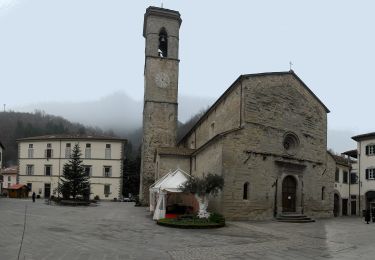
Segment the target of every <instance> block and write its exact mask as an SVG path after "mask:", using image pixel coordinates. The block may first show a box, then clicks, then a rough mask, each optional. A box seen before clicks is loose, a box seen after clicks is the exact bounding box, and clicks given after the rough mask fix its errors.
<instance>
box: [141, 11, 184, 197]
mask: <svg viewBox="0 0 375 260" xmlns="http://www.w3.org/2000/svg"><path fill="white" fill-rule="evenodd" d="M181 22H182V20H181V17H180V13H179V12H177V11H173V10H168V9H164V8H158V7H149V8H147V10H146V13H145V16H144V24H143V37H145V39H146V48H145V67H144V79H145V87H144V105H143V139H142V161H141V176H140V177H141V180H140V191H139V196H140V199H141V201H142V203H144V204H148V203H149V187H150V185H151V184H152V183H154V182H155V170H156V167H155V162H154V157H155V152H156V149H157V148H158V147H175V146H176V138H177V106H178V104H177V96H178V65H179V59H178V44H179V30H180V25H181Z"/></svg>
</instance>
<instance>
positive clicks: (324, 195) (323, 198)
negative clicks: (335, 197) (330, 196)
mask: <svg viewBox="0 0 375 260" xmlns="http://www.w3.org/2000/svg"><path fill="white" fill-rule="evenodd" d="M325 193H326V187H324V186H323V187H322V200H325V197H326V194H325Z"/></svg>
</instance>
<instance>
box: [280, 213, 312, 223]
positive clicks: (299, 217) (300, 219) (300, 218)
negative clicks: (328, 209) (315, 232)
mask: <svg viewBox="0 0 375 260" xmlns="http://www.w3.org/2000/svg"><path fill="white" fill-rule="evenodd" d="M276 220H277V221H279V222H288V223H311V222H315V220H314V219H312V218H310V217H308V216H306V215H303V214H298V213H283V214H281V215H279V216H277V217H276Z"/></svg>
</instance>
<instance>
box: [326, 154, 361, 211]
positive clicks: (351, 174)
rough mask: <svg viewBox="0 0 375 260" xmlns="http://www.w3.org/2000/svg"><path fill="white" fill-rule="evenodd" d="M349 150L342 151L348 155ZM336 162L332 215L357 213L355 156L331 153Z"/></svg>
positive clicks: (357, 196) (357, 187) (357, 189)
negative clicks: (346, 156)
mask: <svg viewBox="0 0 375 260" xmlns="http://www.w3.org/2000/svg"><path fill="white" fill-rule="evenodd" d="M351 152H352V151H351ZM348 153H349V152H346V153H344V154H345V155H348V156H349V154H348ZM331 155H332V157H333V159H334V160H335V162H336V170H335V187H334V197H333V199H334V207H333V213H334V216H336V217H337V216H349V215H351V216H356V215H359V194H358V191H359V185H358V177H357V167H356V166H357V164H356V161H355V160H354V158H355V157H352V154H350V155H351V156H349V158H345V157H344V156H338V155H334V154H331Z"/></svg>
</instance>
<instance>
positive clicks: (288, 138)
mask: <svg viewBox="0 0 375 260" xmlns="http://www.w3.org/2000/svg"><path fill="white" fill-rule="evenodd" d="M298 145H299V140H298V137H297V136H296V135H295V134H293V133H287V134H286V135H285V136H284V141H283V147H284V149H285V151H286V152H287V153H290V154H293V153H295V152H296V150H297V148H298Z"/></svg>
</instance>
